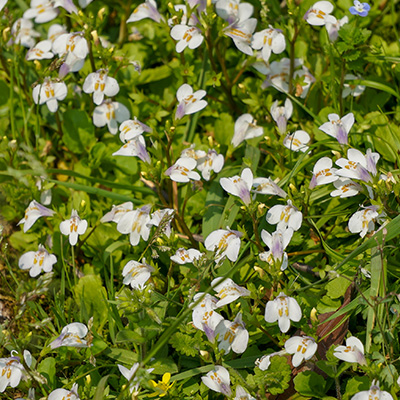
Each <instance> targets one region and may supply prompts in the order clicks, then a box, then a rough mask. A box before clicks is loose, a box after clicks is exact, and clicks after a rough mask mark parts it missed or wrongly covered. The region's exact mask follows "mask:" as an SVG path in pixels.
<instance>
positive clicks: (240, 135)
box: [231, 114, 264, 147]
mask: <svg viewBox="0 0 400 400" xmlns="http://www.w3.org/2000/svg"><path fill="white" fill-rule="evenodd" d="M263 133H264V129H263V128H262V127H260V126H257V121H256V120H255V119H254V118H253V117H252V116H251V114H243V115H241V116H240V117H239V118H238V119H237V120H236V122H235V133H234V134H233V138H232V141H231V143H232V145H233V147H237V146H239V144H240V143H242V142H243V141H244V140H247V139H253V138H255V137H259V136H261V135H262V134H263Z"/></svg>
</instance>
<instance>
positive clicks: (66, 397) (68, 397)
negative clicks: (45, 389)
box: [48, 383, 79, 400]
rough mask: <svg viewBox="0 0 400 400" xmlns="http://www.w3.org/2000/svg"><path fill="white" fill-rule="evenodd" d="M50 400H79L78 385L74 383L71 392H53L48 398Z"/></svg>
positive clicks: (57, 390) (62, 390) (63, 390)
mask: <svg viewBox="0 0 400 400" xmlns="http://www.w3.org/2000/svg"><path fill="white" fill-rule="evenodd" d="M48 400H79V395H78V384H77V383H74V384H73V385H72V388H71V390H67V389H56V390H53V391H52V392H51V393H50V394H49V397H48Z"/></svg>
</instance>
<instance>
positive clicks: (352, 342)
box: [333, 336, 367, 365]
mask: <svg viewBox="0 0 400 400" xmlns="http://www.w3.org/2000/svg"><path fill="white" fill-rule="evenodd" d="M333 355H334V356H335V357H337V358H338V359H339V360H342V361H347V362H350V363H358V364H360V365H366V364H367V363H366V361H365V357H364V346H363V344H362V342H361V340H360V339H358V338H356V337H354V336H351V337H349V338H347V339H346V346H337V347H336V348H335V352H334V353H333Z"/></svg>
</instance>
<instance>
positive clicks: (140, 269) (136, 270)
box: [122, 259, 154, 289]
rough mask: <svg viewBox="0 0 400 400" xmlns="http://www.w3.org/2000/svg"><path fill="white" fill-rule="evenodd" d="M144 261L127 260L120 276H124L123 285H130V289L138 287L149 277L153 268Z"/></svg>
mask: <svg viewBox="0 0 400 400" xmlns="http://www.w3.org/2000/svg"><path fill="white" fill-rule="evenodd" d="M143 260H144V262H141V263H140V262H137V261H133V260H131V261H129V262H127V263H126V265H125V267H124V269H123V271H122V276H123V277H124V280H123V283H124V285H131V287H132V289H138V288H140V287H142V286H143V285H144V284H145V283H146V282H147V281H148V280H149V278H150V276H151V273H152V272H154V268H153V267H152V266H151V265H149V264H146V260H145V259H143Z"/></svg>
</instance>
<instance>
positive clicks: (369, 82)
mask: <svg viewBox="0 0 400 400" xmlns="http://www.w3.org/2000/svg"><path fill="white" fill-rule="evenodd" d="M354 83H356V84H357V85H364V86H367V87H369V88H372V89H378V90H382V91H384V92H387V93H390V94H391V95H393V96H395V97H397V98H398V99H400V94H399V93H397V92H396V91H395V90H394V89H392V88H391V87H390V86H388V85H385V84H383V83H381V82H377V81H372V80H365V79H363V80H357V81H356V80H355V81H354Z"/></svg>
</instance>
